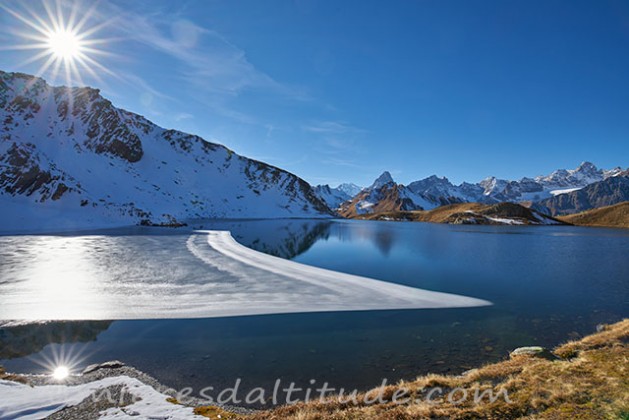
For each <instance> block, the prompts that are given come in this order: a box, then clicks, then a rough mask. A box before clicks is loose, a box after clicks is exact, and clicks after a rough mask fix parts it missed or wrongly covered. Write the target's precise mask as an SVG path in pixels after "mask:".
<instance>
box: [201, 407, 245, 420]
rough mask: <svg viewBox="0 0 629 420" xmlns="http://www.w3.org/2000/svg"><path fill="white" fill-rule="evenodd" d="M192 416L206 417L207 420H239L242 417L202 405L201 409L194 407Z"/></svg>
mask: <svg viewBox="0 0 629 420" xmlns="http://www.w3.org/2000/svg"><path fill="white" fill-rule="evenodd" d="M194 414H196V415H197V416H203V417H207V418H209V419H240V418H242V416H240V415H238V414H235V413H230V412H229V411H225V410H223V409H222V408H220V407H216V406H214V405H204V406H201V407H196V408H195V409H194Z"/></svg>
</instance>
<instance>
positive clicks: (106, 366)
mask: <svg viewBox="0 0 629 420" xmlns="http://www.w3.org/2000/svg"><path fill="white" fill-rule="evenodd" d="M124 365H125V364H124V363H122V362H121V361H119V360H112V361H109V362H105V363H99V364H95V365H89V366H88V367H86V368H85V369H83V375H86V374H88V373H92V372H96V371H97V370H100V369H118V368H121V367H123V366H124Z"/></svg>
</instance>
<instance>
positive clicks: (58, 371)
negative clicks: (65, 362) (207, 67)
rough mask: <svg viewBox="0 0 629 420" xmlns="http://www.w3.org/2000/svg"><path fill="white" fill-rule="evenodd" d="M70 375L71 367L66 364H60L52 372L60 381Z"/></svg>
mask: <svg viewBox="0 0 629 420" xmlns="http://www.w3.org/2000/svg"><path fill="white" fill-rule="evenodd" d="M68 376H70V369H68V368H67V367H66V366H58V367H56V368H55V370H54V371H53V372H52V377H53V378H55V379H56V380H58V381H62V380H64V379H65V378H67V377H68Z"/></svg>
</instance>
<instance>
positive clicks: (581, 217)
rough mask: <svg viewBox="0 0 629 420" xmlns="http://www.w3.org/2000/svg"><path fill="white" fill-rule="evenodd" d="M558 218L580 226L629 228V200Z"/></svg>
mask: <svg viewBox="0 0 629 420" xmlns="http://www.w3.org/2000/svg"><path fill="white" fill-rule="evenodd" d="M558 219H560V220H563V221H564V222H567V223H572V224H573V225H578V226H601V227H621V228H629V201H627V202H624V203H620V204H616V205H613V206H608V207H601V208H598V209H593V210H588V211H584V212H582V213H577V214H571V215H569V216H560V217H558Z"/></svg>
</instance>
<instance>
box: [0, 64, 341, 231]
mask: <svg viewBox="0 0 629 420" xmlns="http://www.w3.org/2000/svg"><path fill="white" fill-rule="evenodd" d="M0 122H1V125H0V129H1V130H0V209H1V210H0V212H1V216H2V217H1V220H0V229H19V228H33V229H37V228H38V227H43V226H50V227H55V228H62V227H78V226H81V227H88V226H94V225H98V226H102V225H108V224H111V225H115V224H121V223H138V222H140V221H145V222H150V223H168V222H172V221H174V220H181V219H185V218H210V217H211V218H244V217H248V218H279V217H313V216H315V217H321V216H323V217H327V216H329V215H330V210H329V209H328V207H327V206H326V205H325V203H324V202H322V201H321V200H320V199H319V198H318V197H317V196H316V195H315V193H314V191H313V190H312V188H311V187H310V185H308V183H306V182H305V181H304V180H302V179H300V178H298V177H297V176H295V175H293V174H291V173H289V172H286V171H284V170H281V169H279V168H276V167H273V166H270V165H267V164H265V163H262V162H258V161H255V160H252V159H247V158H245V157H242V156H239V155H237V154H235V153H234V152H233V151H231V150H229V149H228V148H226V147H225V146H222V145H219V144H215V143H210V142H207V141H205V140H203V139H202V138H200V137H198V136H194V135H190V134H186V133H183V132H180V131H176V130H167V129H164V128H161V127H158V126H157V125H155V124H153V123H151V122H150V121H148V120H147V119H145V118H144V117H142V116H140V115H137V114H134V113H131V112H128V111H125V110H122V109H118V108H116V107H114V106H113V105H112V104H111V102H109V101H108V100H106V99H105V98H103V97H102V96H101V95H100V93H99V90H97V89H92V88H87V87H84V88H83V87H82V88H66V87H52V86H49V85H48V84H47V83H46V82H45V81H44V80H42V79H40V78H37V77H33V76H29V75H26V74H21V73H5V72H2V71H0Z"/></svg>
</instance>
